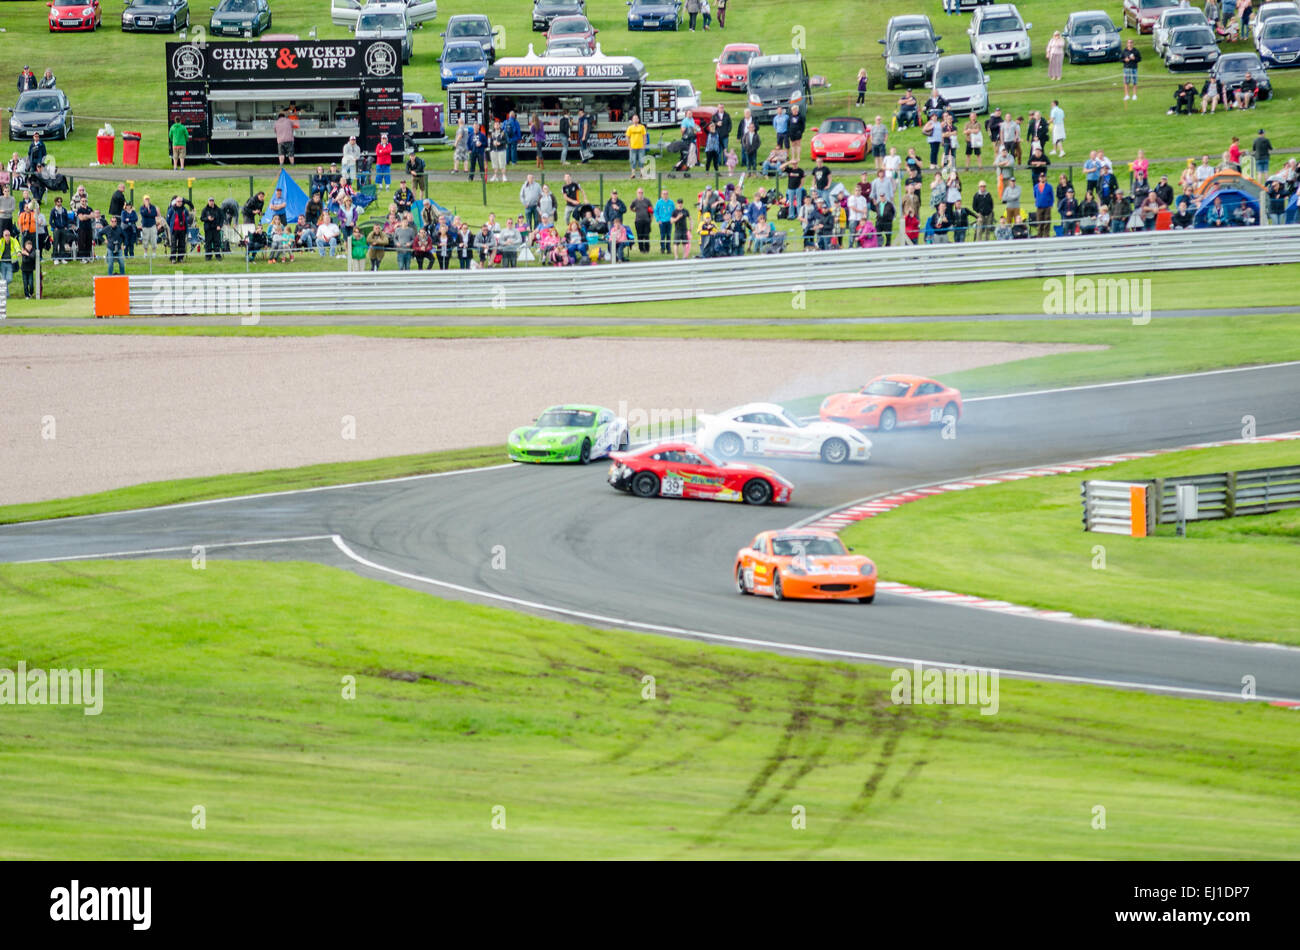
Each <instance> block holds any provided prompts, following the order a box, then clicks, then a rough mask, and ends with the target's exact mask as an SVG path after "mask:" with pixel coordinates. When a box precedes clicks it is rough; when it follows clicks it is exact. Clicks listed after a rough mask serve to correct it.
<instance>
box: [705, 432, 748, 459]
mask: <svg viewBox="0 0 1300 950" xmlns="http://www.w3.org/2000/svg"><path fill="white" fill-rule="evenodd" d="M713 451H715V452H717V453H718V454H719V455H720V456H722V457H723V458H724V459H734V458H738V457H739V456H740V455H741V453H743V452H744V451H745V443H744V442H743V441H741V438H740V436H738V435H736V433H734V432H724V433H722V435H720V436H718V437H717V439H715V440H714V442H713Z"/></svg>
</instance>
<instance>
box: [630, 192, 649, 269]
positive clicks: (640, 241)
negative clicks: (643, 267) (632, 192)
mask: <svg viewBox="0 0 1300 950" xmlns="http://www.w3.org/2000/svg"><path fill="white" fill-rule="evenodd" d="M629 209H630V210H631V212H632V226H633V228H634V229H635V230H636V248H637V250H638V251H640V252H641V253H642V254H649V253H650V223H651V221H652V219H653V216H654V203H653V202H652V201H651V200H650V199H649V198H647V197H646V196H645V189H644V188H638V189H637V190H636V197H635V198H633V199H632V204H631V205H629Z"/></svg>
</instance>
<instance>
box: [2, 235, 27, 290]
mask: <svg viewBox="0 0 1300 950" xmlns="http://www.w3.org/2000/svg"><path fill="white" fill-rule="evenodd" d="M22 253H23V246H22V244H20V243H19V241H18V238H16V237H14V233H13V232H12V231H11V230H10V229H9V228H4V229H3V230H0V280H3V281H4V282H5V287H6V289H7V288H8V286H9V285H10V284H11V283H13V279H14V268H15V267H18V266H19V264H20V263H21V260H22Z"/></svg>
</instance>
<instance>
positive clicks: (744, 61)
mask: <svg viewBox="0 0 1300 950" xmlns="http://www.w3.org/2000/svg"><path fill="white" fill-rule="evenodd" d="M762 55H763V51H762V50H761V49H759V48H758V46H757V44H755V43H728V44H727V45H726V46H724V47H722V53H721V54H720V55H719V56H718V58H717V59H715V60H714V62H715V63H717V66H715V67H714V69H713V87H714V88H715V89H717V90H718V92H723V91H725V90H731V91H732V92H744V91H745V90H746V89H747V88H748V87H749V61H750V60H751V59H753V58H754V57H755V56H762Z"/></svg>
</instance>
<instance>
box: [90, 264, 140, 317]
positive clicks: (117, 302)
mask: <svg viewBox="0 0 1300 950" xmlns="http://www.w3.org/2000/svg"><path fill="white" fill-rule="evenodd" d="M130 315H131V284H130V278H128V277H126V276H125V275H123V274H115V275H113V276H112V277H98V276H97V277H96V278H95V316H96V317H129V316H130Z"/></svg>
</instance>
